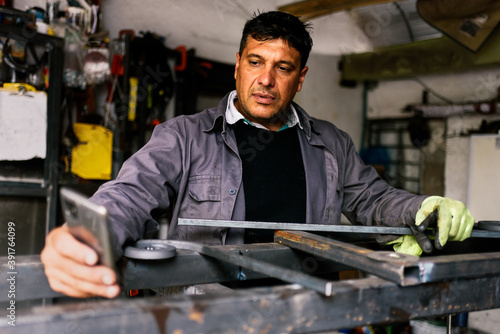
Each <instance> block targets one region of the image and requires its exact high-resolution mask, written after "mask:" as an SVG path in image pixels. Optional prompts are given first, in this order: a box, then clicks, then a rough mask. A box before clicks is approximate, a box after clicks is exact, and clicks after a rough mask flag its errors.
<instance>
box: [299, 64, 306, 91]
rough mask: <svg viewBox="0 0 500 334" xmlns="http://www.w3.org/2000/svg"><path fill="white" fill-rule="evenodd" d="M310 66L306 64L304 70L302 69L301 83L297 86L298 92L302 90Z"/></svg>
mask: <svg viewBox="0 0 500 334" xmlns="http://www.w3.org/2000/svg"><path fill="white" fill-rule="evenodd" d="M308 69H309V68H308V67H307V66H305V67H304V68H303V69H302V71H300V76H299V85H298V86H297V92H300V91H301V90H302V84H303V83H304V79H305V78H306V74H307V70H308Z"/></svg>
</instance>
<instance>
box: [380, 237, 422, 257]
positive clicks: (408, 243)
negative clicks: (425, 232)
mask: <svg viewBox="0 0 500 334" xmlns="http://www.w3.org/2000/svg"><path fill="white" fill-rule="evenodd" d="M387 245H393V246H392V247H393V248H394V251H395V252H396V253H403V254H410V255H414V256H420V255H422V248H420V246H419V245H418V242H417V240H416V239H415V237H414V236H413V235H403V236H401V237H399V238H397V239H396V240H393V241H390V242H388V243H387Z"/></svg>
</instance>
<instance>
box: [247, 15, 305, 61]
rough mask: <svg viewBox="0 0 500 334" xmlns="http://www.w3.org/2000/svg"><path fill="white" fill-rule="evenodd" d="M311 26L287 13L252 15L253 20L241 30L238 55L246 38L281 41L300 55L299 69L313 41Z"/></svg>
mask: <svg viewBox="0 0 500 334" xmlns="http://www.w3.org/2000/svg"><path fill="white" fill-rule="evenodd" d="M310 29H311V25H310V24H309V23H307V22H302V21H300V20H299V19H298V18H297V17H296V16H293V15H291V14H288V13H284V12H278V11H271V12H265V13H257V14H254V17H253V19H251V20H248V21H247V23H246V24H245V27H244V28H243V35H242V36H241V41H240V50H239V52H240V55H241V54H242V53H243V49H244V48H245V46H246V43H247V40H248V37H252V38H254V39H256V40H258V41H269V40H273V39H279V38H281V39H283V40H285V41H286V42H287V43H288V45H289V46H291V47H293V48H294V49H296V50H297V51H299V53H300V68H301V69H303V68H304V67H305V66H306V63H307V59H308V58H309V52H310V51H311V48H312V45H313V41H312V38H311V35H310V34H309V30H310Z"/></svg>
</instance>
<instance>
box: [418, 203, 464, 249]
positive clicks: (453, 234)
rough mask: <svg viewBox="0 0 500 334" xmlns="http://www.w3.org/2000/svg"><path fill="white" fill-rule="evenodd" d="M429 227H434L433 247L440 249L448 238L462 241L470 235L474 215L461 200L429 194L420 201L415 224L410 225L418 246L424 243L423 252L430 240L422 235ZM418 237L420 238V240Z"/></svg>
mask: <svg viewBox="0 0 500 334" xmlns="http://www.w3.org/2000/svg"><path fill="white" fill-rule="evenodd" d="M434 216H435V217H434ZM436 218H437V223H436ZM429 227H432V228H434V237H435V240H434V247H436V249H442V248H443V246H444V245H445V244H446V242H447V241H448V240H450V241H463V240H465V239H467V238H468V237H470V233H471V231H472V228H473V227H474V217H472V215H471V213H470V211H469V210H468V209H467V208H466V207H465V205H464V204H463V203H462V202H459V201H455V200H453V199H450V198H443V197H439V196H431V197H428V198H426V199H425V200H424V201H423V202H422V205H421V206H420V210H418V212H417V215H416V216H415V225H414V226H411V225H410V228H412V231H414V235H415V237H416V239H417V241H418V243H419V244H420V246H421V247H422V245H424V247H422V249H423V250H424V251H425V252H427V249H428V248H429V247H428V244H427V245H426V243H430V241H428V238H427V237H426V236H425V238H424V237H423V235H425V234H424V232H425V230H426V229H427V228H429ZM419 238H421V240H420V241H419ZM425 239H427V240H425ZM426 248H427V249H426ZM431 251H432V249H431Z"/></svg>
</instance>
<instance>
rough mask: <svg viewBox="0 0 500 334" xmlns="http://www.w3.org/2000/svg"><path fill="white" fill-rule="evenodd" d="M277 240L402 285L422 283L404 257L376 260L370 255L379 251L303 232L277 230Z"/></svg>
mask: <svg viewBox="0 0 500 334" xmlns="http://www.w3.org/2000/svg"><path fill="white" fill-rule="evenodd" d="M274 241H275V242H277V243H279V244H282V245H285V246H288V247H291V248H294V249H298V250H301V251H303V252H306V253H309V254H314V255H316V256H319V257H321V258H325V259H329V260H333V261H337V262H340V263H342V264H346V265H349V266H351V267H354V268H357V269H360V270H363V271H366V272H368V273H370V274H373V275H376V276H378V277H381V278H385V279H387V280H389V281H391V282H395V283H398V284H400V285H415V284H418V283H419V280H418V277H417V276H416V275H410V276H409V277H408V275H405V274H406V273H405V265H408V264H409V263H408V262H404V259H403V260H402V261H401V262H400V263H396V262H387V261H380V260H377V259H373V258H370V257H368V256H367V255H368V254H371V253H373V254H376V253H377V252H376V251H373V250H370V249H367V248H363V247H359V246H356V245H353V244H349V243H345V242H341V241H337V240H333V239H329V238H325V237H321V236H318V235H314V234H311V233H307V232H300V231H294V232H290V231H276V232H275V233H274ZM410 264H412V267H415V260H412V262H411V263H410ZM412 273H413V272H412Z"/></svg>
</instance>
